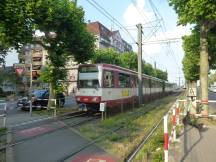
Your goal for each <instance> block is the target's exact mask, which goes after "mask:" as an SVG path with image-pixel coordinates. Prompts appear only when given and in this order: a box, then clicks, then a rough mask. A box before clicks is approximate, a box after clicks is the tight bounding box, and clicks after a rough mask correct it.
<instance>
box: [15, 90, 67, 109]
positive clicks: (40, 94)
mask: <svg viewBox="0 0 216 162" xmlns="http://www.w3.org/2000/svg"><path fill="white" fill-rule="evenodd" d="M56 98H57V101H56V105H57V106H59V107H63V106H64V103H65V96H64V94H63V93H59V94H57V95H56ZM48 99H49V91H48V90H36V91H34V92H33V93H32V99H31V100H32V108H33V109H46V108H47V106H48ZM17 106H18V107H20V108H21V109H23V110H29V107H30V101H29V99H28V97H23V98H21V99H19V100H18V102H17Z"/></svg>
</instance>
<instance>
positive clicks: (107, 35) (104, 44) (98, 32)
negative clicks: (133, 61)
mask: <svg viewBox="0 0 216 162" xmlns="http://www.w3.org/2000/svg"><path fill="white" fill-rule="evenodd" d="M87 30H88V31H89V32H90V33H92V34H93V35H94V36H95V38H96V41H95V45H96V48H98V49H103V48H114V49H116V50H117V51H118V52H127V51H128V52H130V51H132V46H131V45H130V44H129V43H127V42H126V41H125V40H123V39H122V37H121V35H120V32H119V31H118V30H116V31H111V30H109V29H108V28H107V27H105V26H104V25H103V24H101V23H100V22H98V21H96V22H91V23H88V24H87Z"/></svg>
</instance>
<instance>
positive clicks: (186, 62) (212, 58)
mask: <svg viewBox="0 0 216 162" xmlns="http://www.w3.org/2000/svg"><path fill="white" fill-rule="evenodd" d="M215 29H216V28H213V29H212V30H211V31H210V32H209V34H208V43H209V46H208V51H209V66H210V69H215V68H216V32H215ZM183 49H184V51H185V56H184V58H183V61H182V63H183V71H184V74H185V78H186V80H188V81H196V80H198V79H199V69H200V67H199V66H200V65H199V61H200V30H199V27H198V26H196V27H195V29H194V30H193V31H192V34H191V35H189V36H184V37H183Z"/></svg>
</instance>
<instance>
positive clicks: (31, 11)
mask: <svg viewBox="0 0 216 162" xmlns="http://www.w3.org/2000/svg"><path fill="white" fill-rule="evenodd" d="M0 15H1V16H2V17H3V21H1V23H2V24H1V25H0V29H1V30H0V32H1V34H0V35H4V36H5V37H0V39H1V40H3V38H5V40H3V41H4V42H5V43H4V45H5V46H6V45H7V46H6V47H14V48H15V49H17V50H19V49H21V48H22V47H23V46H24V45H25V44H26V43H39V44H41V45H42V46H43V47H44V48H45V49H46V50H47V51H48V59H49V62H48V64H49V69H50V70H51V71H50V73H49V74H50V75H49V76H50V78H49V79H48V80H49V83H50V85H51V87H52V89H54V90H55V89H57V88H58V85H57V82H56V81H57V80H59V79H61V80H63V79H64V78H65V77H66V73H65V64H66V61H67V58H68V57H69V56H73V57H74V59H75V61H77V62H78V63H81V62H84V61H86V60H89V59H90V58H91V57H92V55H93V52H94V37H93V36H92V35H91V34H90V33H88V32H87V30H86V24H85V23H84V11H83V9H82V8H80V7H79V8H78V7H76V6H75V4H74V3H73V2H70V0H35V1H32V0H26V1H23V0H16V1H14V0H3V2H1V4H0ZM1 20H2V19H1ZM36 31H40V32H41V33H44V36H42V37H40V38H39V39H38V38H37V37H35V32H36ZM3 49H6V48H3ZM51 92H54V91H53V90H51ZM50 96H51V97H52V93H51V95H50Z"/></svg>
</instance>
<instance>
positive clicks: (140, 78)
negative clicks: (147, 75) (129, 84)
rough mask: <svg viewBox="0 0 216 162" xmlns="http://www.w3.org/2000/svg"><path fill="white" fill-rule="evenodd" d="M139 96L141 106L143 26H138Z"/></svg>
mask: <svg viewBox="0 0 216 162" xmlns="http://www.w3.org/2000/svg"><path fill="white" fill-rule="evenodd" d="M137 28H138V42H137V44H138V88H139V90H138V94H139V105H141V104H142V103H143V102H142V99H143V98H142V96H143V95H142V89H143V88H142V25H141V24H138V25H137Z"/></svg>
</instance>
